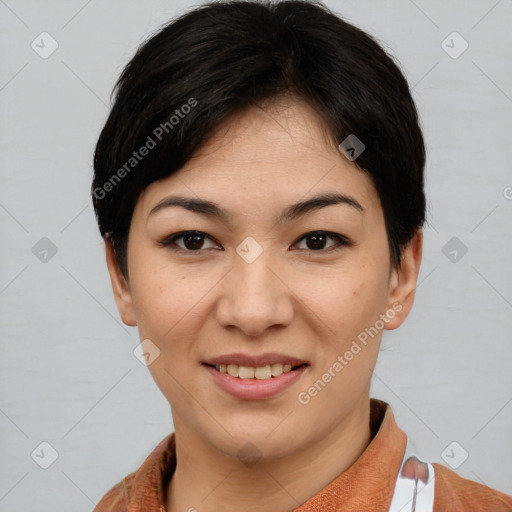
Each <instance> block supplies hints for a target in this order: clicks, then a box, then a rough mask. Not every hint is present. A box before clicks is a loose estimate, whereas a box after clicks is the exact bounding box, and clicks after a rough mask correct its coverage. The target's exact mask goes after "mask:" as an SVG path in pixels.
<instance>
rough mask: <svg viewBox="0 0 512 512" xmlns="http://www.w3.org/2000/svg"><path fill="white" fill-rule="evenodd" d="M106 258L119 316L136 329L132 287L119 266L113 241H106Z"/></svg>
mask: <svg viewBox="0 0 512 512" xmlns="http://www.w3.org/2000/svg"><path fill="white" fill-rule="evenodd" d="M105 256H106V260H107V267H108V272H109V274H110V282H111V284H112V291H113V292H114V299H115V301H116V304H117V309H118V310H119V314H120V315H121V319H122V320H123V323H124V324H126V325H129V326H132V327H134V326H136V325H137V321H136V316H135V310H134V307H133V300H132V294H131V290H130V285H129V284H128V282H127V280H126V278H125V277H124V276H123V275H122V273H121V271H120V270H119V268H118V266H117V263H116V261H115V257H114V247H113V245H112V241H111V240H107V239H106V240H105Z"/></svg>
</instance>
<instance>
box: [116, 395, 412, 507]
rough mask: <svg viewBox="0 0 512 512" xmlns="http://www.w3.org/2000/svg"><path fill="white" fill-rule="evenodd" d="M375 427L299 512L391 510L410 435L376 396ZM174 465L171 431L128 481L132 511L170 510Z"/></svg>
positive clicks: (372, 410) (372, 404)
mask: <svg viewBox="0 0 512 512" xmlns="http://www.w3.org/2000/svg"><path fill="white" fill-rule="evenodd" d="M370 429H371V432H372V440H371V442H370V444H369V445H368V447H367V448H366V450H365V451H364V452H363V453H362V454H361V456H360V457H359V458H358V459H357V460H356V462H355V463H354V464H353V465H352V466H350V467H349V468H348V469H347V470H346V471H344V472H343V473H341V475H339V476H338V477H337V478H336V479H335V480H333V481H332V482H331V483H330V484H328V485H327V486H326V487H324V488H323V489H322V490H320V491H319V492H318V493H317V494H315V495H314V496H313V497H311V498H310V499H309V500H308V501H306V502H305V503H303V504H302V505H301V506H300V507H298V508H296V509H295V511H296V512H321V511H324V510H337V509H340V510H341V509H342V508H343V509H345V510H365V511H372V510H388V508H389V506H390V503H391V499H392V497H393V490H394V486H395V482H396V475H397V474H398V471H399V470H400V465H401V463H402V458H403V456H404V452H405V448H406V444H407V436H406V435H405V433H404V432H403V431H402V430H401V429H400V428H399V427H398V426H397V424H396V422H395V418H394V415H393V412H392V410H391V407H390V406H389V405H388V404H387V403H385V402H383V401H381V400H377V399H375V398H372V399H370ZM175 469H176V443H175V434H174V433H172V434H170V435H168V436H167V437H165V438H164V439H163V440H162V441H161V442H160V443H159V444H158V446H157V447H156V448H155V449H154V450H153V451H152V452H151V454H150V455H149V456H148V457H147V459H146V460H145V461H144V463H143V464H142V465H141V467H140V468H139V470H138V471H137V472H136V473H135V476H132V478H130V477H126V478H125V479H124V480H123V486H124V488H123V495H124V500H125V503H126V507H127V512H141V511H144V512H165V507H164V494H165V489H166V488H167V486H168V483H169V481H170V479H171V478H172V475H173V474H174V471H175Z"/></svg>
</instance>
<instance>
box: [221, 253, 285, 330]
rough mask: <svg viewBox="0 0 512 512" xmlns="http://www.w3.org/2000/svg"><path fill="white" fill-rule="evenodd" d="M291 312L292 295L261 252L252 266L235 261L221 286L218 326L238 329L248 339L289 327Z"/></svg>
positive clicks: (270, 260) (282, 275) (270, 259)
mask: <svg viewBox="0 0 512 512" xmlns="http://www.w3.org/2000/svg"><path fill="white" fill-rule="evenodd" d="M267 252H269V251H267ZM293 312H294V308H293V294H292V292H291V290H290V288H289V284H288V285H287V283H286V276H285V275H284V271H283V269H282V268H281V269H280V267H279V265H277V264H276V262H275V260H273V258H272V257H271V255H270V256H268V257H267V255H266V251H263V253H262V254H261V255H260V256H259V257H258V258H257V259H256V260H255V261H253V262H252V263H248V262H247V261H244V259H243V258H240V257H237V258H235V262H234V266H233V268H232V270H231V271H230V272H229V273H228V274H227V275H226V276H225V278H224V279H223V280H222V283H221V296H220V299H219V303H218V305H217V309H216V315H217V321H218V322H219V324H220V325H222V326H223V327H225V328H231V329H233V328H237V329H239V330H240V331H242V332H243V333H244V334H245V335H246V336H248V337H261V336H262V335H263V334H264V333H265V331H266V330H267V329H269V328H271V327H274V328H277V326H279V327H281V328H282V327H284V326H287V325H289V324H290V323H291V321H292V318H293Z"/></svg>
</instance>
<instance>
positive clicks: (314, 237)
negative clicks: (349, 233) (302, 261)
mask: <svg viewBox="0 0 512 512" xmlns="http://www.w3.org/2000/svg"><path fill="white" fill-rule="evenodd" d="M329 239H331V240H334V243H333V244H331V245H330V246H328V247H327V248H326V243H327V241H328V240H329ZM302 240H306V244H305V245H306V247H304V248H301V249H305V250H308V251H312V252H320V251H323V252H329V251H331V250H335V249H338V248H339V247H340V246H346V245H350V243H349V241H348V240H347V239H346V238H345V237H344V236H342V235H338V234H336V233H330V232H328V231H313V232H311V233H307V234H306V235H304V236H303V237H302V238H300V239H299V242H300V241H302ZM297 243H298V242H297Z"/></svg>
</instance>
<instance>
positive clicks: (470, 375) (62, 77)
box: [0, 0, 512, 512]
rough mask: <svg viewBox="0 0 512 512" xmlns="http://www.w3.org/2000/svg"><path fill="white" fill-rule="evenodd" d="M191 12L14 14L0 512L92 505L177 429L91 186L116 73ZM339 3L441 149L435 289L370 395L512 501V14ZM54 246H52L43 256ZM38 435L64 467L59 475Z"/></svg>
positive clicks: (3, 203) (0, 288)
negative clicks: (120, 308)
mask: <svg viewBox="0 0 512 512" xmlns="http://www.w3.org/2000/svg"><path fill="white" fill-rule="evenodd" d="M192 5H193V4H192V3H191V2H188V1H181V2H169V1H163V0H160V1H157V0H152V1H149V0H146V1H138V2H135V1H126V0H124V1H120V0H116V1H99V0H92V1H89V2H86V1H83V0H76V1H66V2H65V1H47V2H42V1H38V2H36V1H28V0H27V1H25V0H17V1H16V0H5V1H0V34H1V35H0V38H1V51H2V67H1V70H0V104H1V118H0V120H1V122H0V135H1V148H0V164H1V183H2V187H1V191H0V230H1V234H2V243H1V246H0V265H1V266H0V306H1V316H0V323H1V332H2V336H1V355H0V361H1V373H0V379H1V395H0V426H1V432H2V444H1V451H0V461H1V462H0V465H1V468H0V471H1V482H0V510H2V511H4V510H5V511H9V512H15V511H26V510H31V509H32V508H33V506H34V505H37V508H38V510H40V511H41V512H45V511H54V510H73V511H75V512H86V511H90V510H92V508H93V506H94V504H95V503H96V502H97V501H98V500H99V499H100V498H101V497H102V496H103V495H104V494H105V492H106V491H107V490H108V489H110V488H111V487H112V486H113V485H114V484H115V483H117V482H118V481H119V480H121V479H122V478H123V477H124V476H126V475H127V474H128V473H130V472H132V471H134V470H135V469H137V468H138V467H139V466H140V464H141V463H142V462H143V460H144V459H145V457H146V456H147V455H148V454H149V453H150V452H151V450H152V449H153V448H154V447H155V446H156V444H157V443H158V442H159V441H160V440H161V439H163V438H164V437H165V436H166V435H167V434H168V433H170V432H171V431H172V430H173V427H172V418H171V414H170V408H169V406H168V404H167V401H166V400H165V398H164V397H163V396H162V395H161V393H160V391H159V390H158V388H157V387H156V385H155V384H154V383H153V380H152V378H151V376H150V374H149V372H148V370H147V368H146V367H145V366H144V365H142V364H141V363H140V362H139V361H138V360H137V359H136V357H135V356H134V355H133V350H134V348H135V347H136V346H137V345H138V342H139V339H138V333H137V330H136V329H135V328H130V327H127V326H124V325H123V324H122V322H121V321H120V318H119V315H118V312H117V309H116V306H115V303H114V300H113V297H112V292H111V288H110V282H109V279H108V273H107V269H106V265H105V260H104V251H103V243H102V240H101V238H100V236H99V233H98V231H97V227H96V224H95V219H94V215H93V210H92V205H91V200H90V197H89V187H90V183H91V176H92V152H93V149H94V144H95V142H96V140H97V137H98V135H99V131H100V129H101V128H102V126H103V123H104V122H105V120H106V117H107V114H108V106H109V95H110V92H111V90H112V87H113V84H114V81H115V79H116V78H117V76H118V75H119V73H120V72H121V70H122V68H123V66H124V65H125V64H126V63H127V62H128V60H129V59H130V57H131V56H132V55H133V53H134V51H135V49H136V47H137V46H138V45H139V44H140V43H141V42H142V41H143V40H144V39H145V37H147V36H148V35H149V34H150V33H151V32H152V31H153V30H155V29H157V28H158V26H159V25H160V24H161V23H163V22H165V21H167V20H168V19H169V18H171V17H172V16H174V15H175V14H177V13H181V12H184V11H186V10H188V9H189V8H190V7H192ZM327 5H329V6H330V7H332V8H333V9H334V10H335V11H337V12H338V13H339V14H341V15H343V16H345V17H346V18H347V19H348V20H349V21H352V22H354V23H355V24H357V25H359V26H360V27H362V28H363V29H365V30H367V31H368V32H370V33H371V34H373V35H375V36H376V37H377V38H378V39H379V40H380V41H381V42H383V44H384V45H385V47H386V48H387V49H388V50H389V51H391V52H392V54H393V55H395V56H396V57H397V59H398V60H399V61H400V62H401V65H402V68H403V70H404V73H405V74H406V76H407V78H408V80H409V81H410V84H411V85H412V86H413V93H414V98H415V100H416V101H417V105H418V108H419V110H420V112H421V118H422V124H423V127H424V130H425V137H426V141H427V144H428V165H427V193H428V196H429V219H430V224H429V226H428V227H427V228H426V231H425V251H424V260H423V265H422V270H421V275H420V280H421V283H420V285H419V288H418V290H417V298H416V304H415V308H414V310H413V312H412V314H411V315H410V317H409V318H408V320H407V322H406V323H405V325H404V326H403V327H401V328H400V329H399V330H397V331H393V332H387V333H385V335H384V341H383V345H382V352H381V356H380V360H379V362H378V364H377V367H376V371H375V376H374V379H373V389H372V396H375V397H378V398H381V399H383V400H386V401H388V402H389V403H390V404H391V405H392V407H393V410H394V413H395V417H396V419H397V422H398V424H399V425H400V426H401V427H402V429H403V430H404V431H405V432H406V433H408V435H409V437H410V439H411V441H412V442H413V443H414V446H415V448H416V450H417V454H418V456H419V457H420V458H423V459H425V460H428V461H431V462H441V463H443V464H445V465H449V464H448V463H447V461H448V462H449V463H451V464H453V465H455V463H457V462H459V463H460V462H461V461H462V459H463V458H464V456H465V453H466V452H467V453H468V455H469V456H468V458H467V459H466V460H465V461H464V462H463V463H462V464H461V465H460V467H459V468H458V470H457V471H458V473H459V474H460V475H462V476H464V477H466V478H470V479H472V480H476V481H481V482H483V483H485V484H486V485H489V486H491V487H495V488H498V489H500V490H502V491H504V492H508V493H512V464H511V462H510V461H511V460H512V442H511V437H510V432H512V429H511V427H512V403H511V402H512V372H511V371H510V370H511V366H512V365H511V363H512V344H511V335H510V332H511V331H512V315H511V307H512V273H511V271H510V261H511V258H510V255H511V254H512V237H511V236H510V235H511V227H512V200H511V198H512V188H510V187H512V174H511V172H510V162H511V161H512V158H511V157H512V155H511V142H510V141H511V140H512V133H511V132H512V130H511V128H512V115H511V114H512V73H511V69H510V63H511V57H512V36H511V31H510V26H511V25H512V23H511V22H512V1H511V0H500V1H496V0H492V1H491V0H489V1H486V0H481V1H471V2H469V1H450V2H446V1H441V0H437V1H428V2H427V1H420V0H417V1H416V2H413V1H409V0H394V1H368V0H367V1H355V0H354V1H344V0H331V1H328V2H327ZM43 31H47V32H49V33H50V34H51V36H52V37H53V38H54V39H55V40H56V41H57V42H58V45H59V47H58V49H57V50H56V51H55V52H54V53H53V54H52V55H51V56H50V57H48V58H47V59H43V58H41V57H40V56H39V54H38V53H36V52H35V51H34V50H33V49H32V47H31V43H32V41H34V40H35V41H36V43H37V42H38V41H39V44H40V46H41V45H42V43H40V37H39V34H40V33H41V32H43ZM453 31H457V32H458V33H460V35H461V36H462V37H463V38H464V40H465V41H467V43H468V44H469V47H468V49H467V50H466V51H465V52H464V53H462V54H461V55H460V56H458V58H453V57H452V56H450V55H449V54H448V53H447V52H446V51H445V50H448V51H449V52H451V53H452V55H454V54H457V53H459V52H460V50H461V49H463V41H462V40H461V39H460V38H458V36H455V38H454V36H451V37H450V38H448V39H447V40H446V38H447V36H449V35H450V34H451V33H452V32H453ZM444 40H446V42H445V43H444V44H442V42H443V41H444ZM48 41H49V40H46V43H45V48H46V49H48V48H49V42H48ZM43 237H47V238H48V239H49V240H51V242H52V243H53V244H54V245H55V247H56V248H57V252H56V254H54V255H52V252H51V251H50V252H48V253H47V254H46V261H41V259H40V258H44V254H45V253H41V252H40V251H42V250H43V249H44V248H45V245H44V244H48V242H47V241H42V242H39V241H40V239H41V238H43ZM452 237H457V240H455V241H454V242H452V244H455V245H453V246H452V245H448V246H446V244H447V242H448V241H449V240H450V239H451V238H452ZM38 242H39V244H42V245H37V246H36V244H37V243H38ZM461 244H464V246H466V247H467V249H468V251H467V253H466V254H464V255H463V251H462V250H461V249H462V248H463V246H462V245H461ZM34 246H36V249H34V250H33V247H34ZM443 247H445V249H444V252H443ZM454 250H455V251H456V253H454V252H453V251H454ZM34 252H35V253H36V254H34ZM450 253H451V254H450ZM455 256H456V260H455V261H452V260H453V259H454V257H455ZM43 441H46V442H48V443H50V445H51V446H52V447H53V448H54V449H55V450H56V452H57V453H58V458H57V460H56V461H55V462H54V463H53V464H52V465H51V466H50V467H49V468H48V469H42V468H41V467H40V466H39V465H38V463H39V464H44V463H45V462H46V463H49V462H51V460H50V459H51V449H48V447H46V448H45V446H43V447H42V448H41V447H39V445H40V443H41V442H43ZM454 441H455V442H456V443H458V444H456V445H452V446H451V447H450V448H449V449H448V450H446V451H445V449H446V448H447V447H448V446H449V445H450V443H452V442H454ZM38 447H39V448H38ZM36 449H37V450H36ZM34 450H36V453H38V454H39V457H37V456H34V459H33V458H32V457H31V453H33V451H34ZM41 450H42V451H41ZM452 450H453V451H452ZM443 453H444V454H445V458H444V459H443V456H442V454H443ZM36 461H37V463H36Z"/></svg>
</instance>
